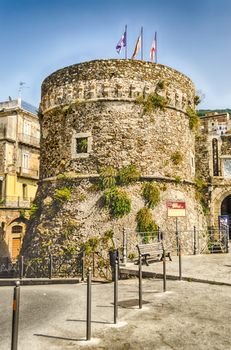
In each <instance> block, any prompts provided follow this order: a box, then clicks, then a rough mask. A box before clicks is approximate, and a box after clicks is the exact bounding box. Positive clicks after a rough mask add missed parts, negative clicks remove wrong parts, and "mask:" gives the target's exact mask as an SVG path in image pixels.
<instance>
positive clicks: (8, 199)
mask: <svg viewBox="0 0 231 350" xmlns="http://www.w3.org/2000/svg"><path fill="white" fill-rule="evenodd" d="M32 202H33V198H23V197H20V196H19V197H17V196H5V197H1V198H0V208H30V206H31V204H32Z"/></svg>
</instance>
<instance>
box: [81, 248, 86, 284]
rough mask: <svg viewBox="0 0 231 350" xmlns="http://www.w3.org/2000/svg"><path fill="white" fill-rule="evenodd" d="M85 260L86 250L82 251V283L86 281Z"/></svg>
mask: <svg viewBox="0 0 231 350" xmlns="http://www.w3.org/2000/svg"><path fill="white" fill-rule="evenodd" d="M84 259H85V252H84V250H83V251H82V258H81V281H82V282H83V281H84V271H85V266H84V261H85V260H84Z"/></svg>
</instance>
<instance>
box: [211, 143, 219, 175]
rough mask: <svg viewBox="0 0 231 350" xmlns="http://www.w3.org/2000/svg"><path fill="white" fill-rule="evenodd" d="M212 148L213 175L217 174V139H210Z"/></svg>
mask: <svg viewBox="0 0 231 350" xmlns="http://www.w3.org/2000/svg"><path fill="white" fill-rule="evenodd" d="M212 148H213V176H219V164H218V162H219V160H218V143H217V139H213V141H212Z"/></svg>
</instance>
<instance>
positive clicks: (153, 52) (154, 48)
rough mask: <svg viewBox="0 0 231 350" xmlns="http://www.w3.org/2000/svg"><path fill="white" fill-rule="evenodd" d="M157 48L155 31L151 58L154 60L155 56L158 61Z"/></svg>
mask: <svg viewBox="0 0 231 350" xmlns="http://www.w3.org/2000/svg"><path fill="white" fill-rule="evenodd" d="M156 49H157V45H156V33H155V38H154V39H153V41H152V46H151V50H150V60H151V61H154V58H155V62H156Z"/></svg>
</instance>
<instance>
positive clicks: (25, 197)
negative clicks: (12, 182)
mask: <svg viewBox="0 0 231 350" xmlns="http://www.w3.org/2000/svg"><path fill="white" fill-rule="evenodd" d="M22 197H23V199H27V185H26V184H23V185H22Z"/></svg>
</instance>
